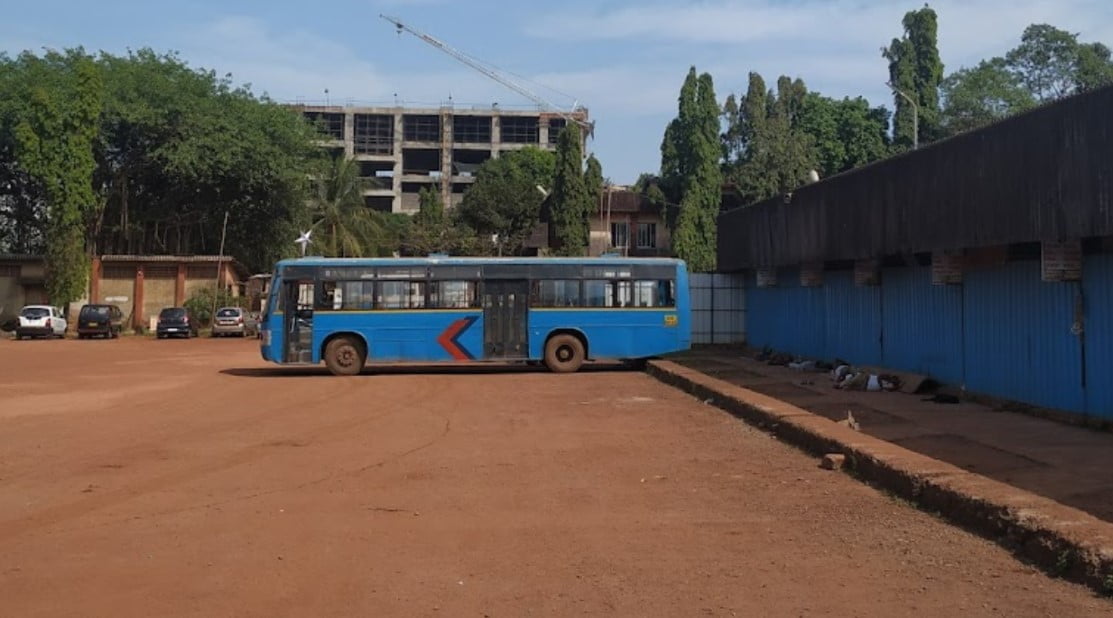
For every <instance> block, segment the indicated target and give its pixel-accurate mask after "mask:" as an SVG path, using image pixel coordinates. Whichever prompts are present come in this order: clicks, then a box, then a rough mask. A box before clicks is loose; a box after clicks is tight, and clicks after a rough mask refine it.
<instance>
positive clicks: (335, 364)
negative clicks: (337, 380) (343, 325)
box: [325, 337, 367, 376]
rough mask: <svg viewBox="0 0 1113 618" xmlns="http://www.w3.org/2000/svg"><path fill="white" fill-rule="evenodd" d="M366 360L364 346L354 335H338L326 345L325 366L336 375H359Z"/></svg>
mask: <svg viewBox="0 0 1113 618" xmlns="http://www.w3.org/2000/svg"><path fill="white" fill-rule="evenodd" d="M366 360H367V355H366V353H365V352H364V351H363V346H362V345H361V344H360V343H359V342H358V341H356V340H355V339H353V338H352V337H337V338H336V339H333V340H332V341H330V342H328V345H327V346H325V366H327V367H328V370H329V371H331V372H332V373H333V374H335V375H338V376H354V375H358V374H359V372H360V371H362V370H363V364H364V362H365V361H366Z"/></svg>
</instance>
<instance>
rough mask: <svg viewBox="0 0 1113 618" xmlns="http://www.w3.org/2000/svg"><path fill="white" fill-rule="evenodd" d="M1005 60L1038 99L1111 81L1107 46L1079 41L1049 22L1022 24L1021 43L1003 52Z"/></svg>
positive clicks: (1097, 86) (1090, 88) (1111, 65)
mask: <svg viewBox="0 0 1113 618" xmlns="http://www.w3.org/2000/svg"><path fill="white" fill-rule="evenodd" d="M1005 62H1006V63H1007V65H1008V67H1009V69H1010V70H1011V71H1012V72H1013V73H1014V74H1015V75H1016V76H1017V78H1018V79H1019V80H1020V81H1021V83H1022V84H1023V85H1024V87H1025V88H1026V89H1027V90H1028V92H1030V93H1031V95H1032V97H1034V98H1035V99H1036V100H1037V101H1039V102H1046V101H1051V100H1055V99H1059V98H1062V97H1065V96H1067V95H1070V94H1074V93H1076V92H1082V91H1085V90H1092V89H1094V88H1099V87H1101V86H1103V85H1106V84H1109V83H1113V62H1111V61H1110V52H1109V48H1108V47H1106V46H1105V45H1102V44H1101V43H1090V44H1085V43H1079V41H1078V35H1077V34H1072V33H1070V32H1067V31H1065V30H1060V29H1058V28H1055V27H1054V26H1050V25H1048V24H1032V25H1030V26H1028V27H1027V28H1025V29H1024V34H1022V35H1021V37H1020V45H1019V46H1017V47H1016V48H1015V49H1013V50H1011V51H1010V52H1008V53H1007V54H1005Z"/></svg>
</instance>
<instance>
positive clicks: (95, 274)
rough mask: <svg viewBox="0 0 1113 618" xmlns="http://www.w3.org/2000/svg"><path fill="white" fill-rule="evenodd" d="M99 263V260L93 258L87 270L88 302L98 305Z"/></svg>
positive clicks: (99, 300)
mask: <svg viewBox="0 0 1113 618" xmlns="http://www.w3.org/2000/svg"><path fill="white" fill-rule="evenodd" d="M100 280H101V263H100V258H99V257H96V256H93V263H92V265H91V267H90V268H89V302H90V303H99V302H101V299H100Z"/></svg>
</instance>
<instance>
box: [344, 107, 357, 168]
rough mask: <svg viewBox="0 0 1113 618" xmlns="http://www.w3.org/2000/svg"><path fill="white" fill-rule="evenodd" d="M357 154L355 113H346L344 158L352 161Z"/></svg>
mask: <svg viewBox="0 0 1113 618" xmlns="http://www.w3.org/2000/svg"><path fill="white" fill-rule="evenodd" d="M355 154H356V138H355V113H354V112H351V111H345V113H344V157H345V158H347V159H351V158H352V157H354V156H355Z"/></svg>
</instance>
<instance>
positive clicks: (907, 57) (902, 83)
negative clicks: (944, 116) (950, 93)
mask: <svg viewBox="0 0 1113 618" xmlns="http://www.w3.org/2000/svg"><path fill="white" fill-rule="evenodd" d="M902 25H903V26H904V36H903V37H901V38H898V39H893V41H892V42H891V43H890V44H889V46H888V47H886V48H884V49H882V50H881V53H882V55H883V56H884V57H885V59H886V60H888V61H889V84H890V86H891V87H892V88H893V89H894V93H893V102H894V104H895V105H896V110H897V111H896V114H895V115H894V117H893V143H894V144H895V145H896V146H897V147H898V148H900V149H907V148H911V147H912V145H913V143H914V142H915V141H916V137H917V136H916V134H915V131H914V125H915V124H918V125H919V129H918V130H919V134H918V138H919V142H920V143H921V144H922V143H925V142H931V141H934V140H936V139H938V138H939V137H941V135H942V133H941V130H940V117H939V84H940V83H941V82H942V81H943V61H942V60H940V58H939V44H938V29H939V24H938V16H937V15H936V13H935V11H934V10H933V9H931V8H929V7H928V6H926V5H925V6H924V8H922V9H919V10H917V11H909V12H908V13H905V15H904V19H903V21H902ZM896 91H899V92H896ZM901 93H903V96H902V94H901ZM905 96H907V97H909V98H911V99H912V101H913V102H914V103H915V107H913V105H912V103H910V102H909V101H908V100H907V99H905Z"/></svg>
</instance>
